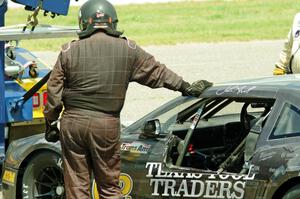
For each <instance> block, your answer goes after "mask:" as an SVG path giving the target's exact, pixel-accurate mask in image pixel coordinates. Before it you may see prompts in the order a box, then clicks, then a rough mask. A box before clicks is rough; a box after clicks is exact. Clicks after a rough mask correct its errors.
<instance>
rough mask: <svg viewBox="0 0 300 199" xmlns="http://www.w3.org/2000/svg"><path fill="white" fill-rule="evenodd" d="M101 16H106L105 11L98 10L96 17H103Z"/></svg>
mask: <svg viewBox="0 0 300 199" xmlns="http://www.w3.org/2000/svg"><path fill="white" fill-rule="evenodd" d="M101 17H104V13H103V12H101V11H99V10H98V11H97V12H96V18H101Z"/></svg>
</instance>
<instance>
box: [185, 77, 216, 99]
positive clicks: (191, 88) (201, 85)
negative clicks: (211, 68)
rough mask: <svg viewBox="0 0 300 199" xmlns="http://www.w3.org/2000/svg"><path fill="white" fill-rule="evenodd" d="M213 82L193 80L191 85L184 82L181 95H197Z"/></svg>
mask: <svg viewBox="0 0 300 199" xmlns="http://www.w3.org/2000/svg"><path fill="white" fill-rule="evenodd" d="M212 85H213V83H211V82H209V81H206V80H198V81H195V82H193V83H192V84H191V85H190V84H188V83H187V82H184V87H183V88H182V89H181V92H182V95H184V96H194V97H199V96H200V95H201V93H202V92H203V91H204V90H205V89H207V88H209V87H211V86H212Z"/></svg>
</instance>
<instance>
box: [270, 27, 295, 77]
mask: <svg viewBox="0 0 300 199" xmlns="http://www.w3.org/2000/svg"><path fill="white" fill-rule="evenodd" d="M292 46H293V30H292V29H290V31H289V33H288V36H287V39H286V40H285V42H284V45H283V49H282V51H281V52H280V54H279V60H278V62H277V63H276V64H275V68H274V70H273V74H274V75H283V74H286V73H287V72H288V71H289V68H288V67H289V64H290V60H291V56H292Z"/></svg>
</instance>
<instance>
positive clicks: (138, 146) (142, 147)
mask: <svg viewBox="0 0 300 199" xmlns="http://www.w3.org/2000/svg"><path fill="white" fill-rule="evenodd" d="M150 148H151V145H150V144H145V143H142V142H136V141H135V142H131V143H122V144H121V151H128V152H131V153H142V154H147V153H148V151H149V150H150Z"/></svg>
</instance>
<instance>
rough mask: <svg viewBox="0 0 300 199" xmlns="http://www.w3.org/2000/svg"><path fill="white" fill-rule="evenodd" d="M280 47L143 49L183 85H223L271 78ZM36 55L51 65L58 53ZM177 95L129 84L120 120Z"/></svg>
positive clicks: (247, 44)
mask: <svg viewBox="0 0 300 199" xmlns="http://www.w3.org/2000/svg"><path fill="white" fill-rule="evenodd" d="M282 45H283V41H281V40H278V41H251V42H226V43H197V44H178V45H175V46H147V47H145V49H146V50H147V51H148V52H150V53H151V54H153V55H154V56H155V57H156V59H157V60H159V61H160V62H162V63H165V64H166V65H167V66H168V67H169V68H170V69H172V70H173V71H175V72H176V73H178V74H180V75H181V76H182V77H183V78H184V79H185V80H186V81H189V82H193V81H195V80H198V79H207V80H209V81H212V82H224V81H229V80H237V79H247V78H255V77H263V76H270V75H272V69H273V66H274V63H275V62H276V61H277V59H278V56H279V52H280V50H281V47H282ZM36 54H37V55H38V56H40V57H41V58H42V59H44V60H45V61H46V62H47V63H49V64H50V65H53V64H54V63H55V61H56V57H57V54H58V53H57V52H37V53H36ZM178 95H180V93H179V92H174V91H169V90H166V89H155V90H152V89H150V88H147V87H144V86H141V85H138V84H136V83H131V84H130V86H129V89H128V92H127V97H126V102H125V105H124V108H123V111H122V114H121V119H122V121H123V122H124V123H126V122H131V121H135V120H136V119H138V118H140V117H141V116H143V115H144V114H146V113H148V112H150V111H151V110H153V109H154V108H156V107H158V106H160V105H161V104H163V103H165V102H167V101H168V100H170V99H172V98H174V97H176V96H178Z"/></svg>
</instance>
